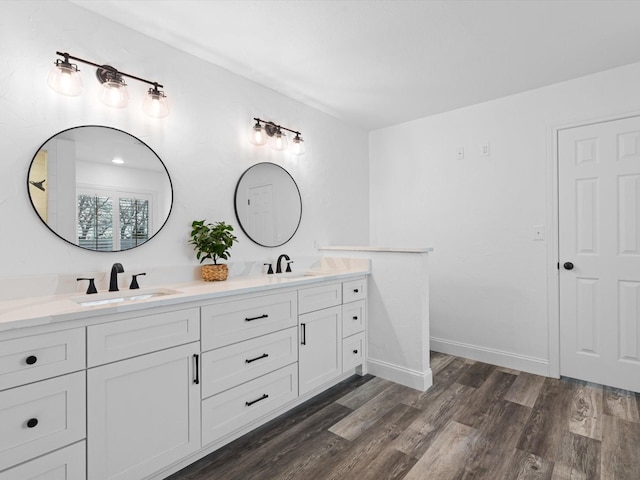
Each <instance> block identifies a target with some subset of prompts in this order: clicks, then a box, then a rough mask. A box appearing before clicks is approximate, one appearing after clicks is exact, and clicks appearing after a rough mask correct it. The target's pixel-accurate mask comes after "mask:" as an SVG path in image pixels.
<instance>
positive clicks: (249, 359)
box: [245, 353, 269, 363]
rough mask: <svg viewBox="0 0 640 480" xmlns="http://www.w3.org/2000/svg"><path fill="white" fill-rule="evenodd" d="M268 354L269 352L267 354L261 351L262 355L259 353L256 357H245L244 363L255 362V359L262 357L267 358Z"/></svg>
mask: <svg viewBox="0 0 640 480" xmlns="http://www.w3.org/2000/svg"><path fill="white" fill-rule="evenodd" d="M268 356H269V354H268V353H263V354H262V355H260V356H259V357H256V358H247V359H246V360H245V363H251V362H255V361H256V360H260V359H262V358H267V357H268Z"/></svg>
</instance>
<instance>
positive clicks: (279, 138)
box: [269, 128, 287, 151]
mask: <svg viewBox="0 0 640 480" xmlns="http://www.w3.org/2000/svg"><path fill="white" fill-rule="evenodd" d="M269 146H270V147H271V148H272V149H273V150H277V151H281V150H284V149H285V148H287V137H286V136H285V134H284V133H282V131H281V130H280V128H278V129H277V130H276V133H274V134H273V137H271V143H270V145H269Z"/></svg>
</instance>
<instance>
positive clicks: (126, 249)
mask: <svg viewBox="0 0 640 480" xmlns="http://www.w3.org/2000/svg"><path fill="white" fill-rule="evenodd" d="M86 127H98V128H108V129H109V130H115V131H116V132H120V133H124V134H125V135H128V136H130V137H131V138H133V139H135V140H136V141H137V142H140V144H142V145H144V146H145V147H147V148H148V149H149V151H151V152H152V153H153V154H154V155H155V157H156V158H157V159H158V161H159V162H160V165H162V168H164V171H165V173H166V174H167V178H168V179H169V187H170V188H171V205H170V206H169V212H168V213H167V217H166V218H165V220H164V222H163V223H162V225H161V226H160V228H158V229H157V230H156V232H155V233H154V234H153V235H152V236H150V237H149V238H148V239H147V241H145V242H144V243H141V244H140V245H135V246H133V247H131V248H125V249H122V250H108V251H107V250H94V249H91V248H85V247H82V246H80V245H77V244H75V243H73V242H72V241H70V240H67V239H66V238H64V237H63V236H61V235H59V234H58V232H56V231H55V230H54V229H52V228H51V227H50V226H49V224H47V222H45V221H44V219H43V218H42V217H41V216H40V214H39V213H38V210H37V208H36V206H35V204H34V203H33V199H32V198H31V193H30V190H29V174H30V173H31V167H32V166H33V162H34V161H35V159H36V156H37V155H38V153H39V152H40V151H41V150H42V147H44V146H45V145H46V144H47V142H49V141H50V140H52V139H53V138H54V137H57V136H58V135H60V134H61V133H64V132H68V131H70V130H75V129H77V128H86ZM26 185H27V195H28V196H29V202H30V203H31V206H32V207H33V211H34V212H35V214H36V216H37V217H38V219H39V220H40V221H41V222H42V223H43V224H44V225H45V226H46V227H47V228H48V229H49V230H50V231H51V232H52V233H53V234H54V235H55V236H56V237H58V238H60V239H61V240H64V241H65V242H67V243H68V244H69V245H73V246H74V247H77V248H80V249H82V250H85V251H89V252H97V253H107V254H109V253H117V252H126V251H129V250H133V249H134V248H138V247H141V246H143V245H145V244H147V243H148V242H150V241H151V239H153V238H155V236H156V235H157V234H158V233H159V232H160V231H161V230H162V229H163V228H164V227H165V225H166V224H167V222H168V221H169V217H170V216H171V212H172V211H173V199H174V192H173V182H172V180H171V175H169V170H167V166H166V165H165V164H164V162H163V161H162V159H161V158H160V157H159V156H158V154H157V153H156V152H155V150H153V149H152V148H151V147H150V146H149V145H147V144H146V143H145V142H143V141H142V140H140V139H139V138H138V137H136V136H135V135H132V134H130V133H128V132H125V131H124V130H120V129H118V128H114V127H108V126H106V125H78V126H75V127H70V128H66V129H64V130H60V131H59V132H56V133H54V134H53V135H51V136H50V137H49V138H47V139H46V140H45V141H44V142H43V143H42V144H41V145H40V146H39V147H38V149H37V150H36V153H34V155H33V157H32V158H31V162H30V163H29V169H28V170H27V184H26Z"/></svg>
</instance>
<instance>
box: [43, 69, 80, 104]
mask: <svg viewBox="0 0 640 480" xmlns="http://www.w3.org/2000/svg"><path fill="white" fill-rule="evenodd" d="M47 84H48V85H49V87H51V88H52V89H53V90H54V91H56V92H58V93H60V94H62V95H68V96H70V97H77V96H78V95H80V94H81V93H82V78H81V77H80V73H79V72H78V69H77V68H76V67H75V65H71V64H70V63H66V62H62V61H58V62H56V66H55V67H53V69H52V70H51V72H49V77H47Z"/></svg>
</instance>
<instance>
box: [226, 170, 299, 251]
mask: <svg viewBox="0 0 640 480" xmlns="http://www.w3.org/2000/svg"><path fill="white" fill-rule="evenodd" d="M235 209H236V217H237V218H238V222H239V223H240V227H241V228H242V231H244V233H246V234H247V236H248V237H249V238H250V239H251V240H253V241H254V242H255V243H257V244H258V245H262V246H263V247H279V246H280V245H284V244H285V243H287V242H288V241H289V240H291V238H292V237H293V235H294V234H295V233H296V231H297V230H298V226H299V225H300V220H301V219H302V199H301V197H300V190H298V185H296V182H295V180H294V179H293V177H291V175H290V174H289V172H287V171H286V170H285V169H284V168H282V167H280V166H279V165H276V164H275V163H268V162H264V163H258V164H256V165H253V166H252V167H250V168H248V169H247V170H246V171H245V172H244V173H243V174H242V176H241V177H240V180H238V184H237V185H236V192H235Z"/></svg>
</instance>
